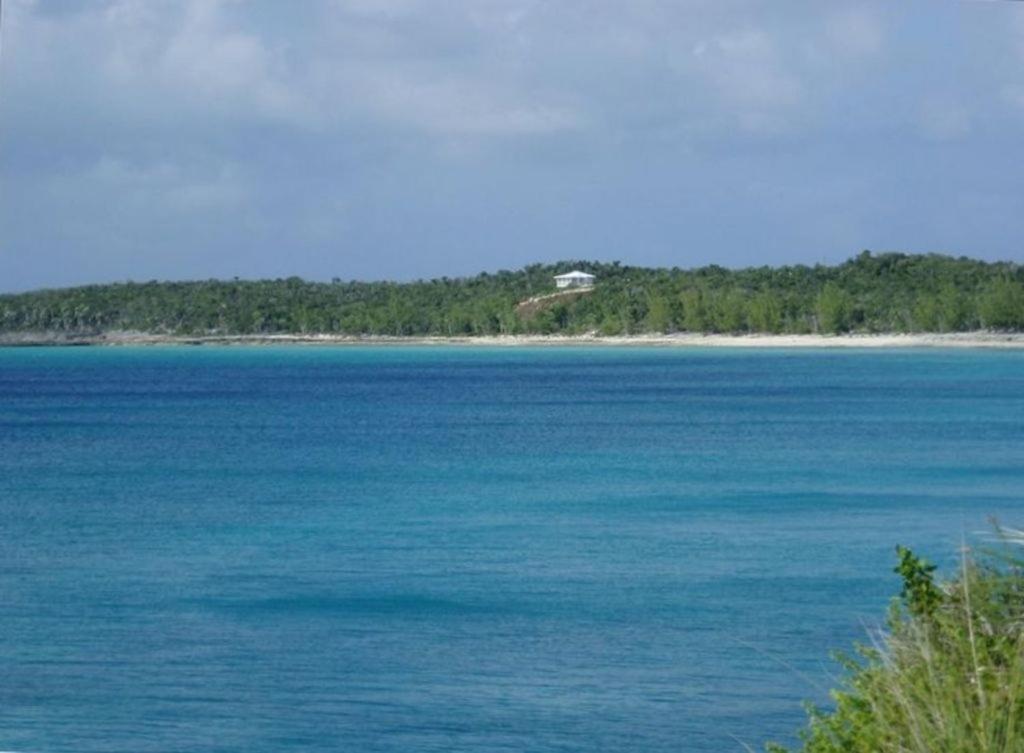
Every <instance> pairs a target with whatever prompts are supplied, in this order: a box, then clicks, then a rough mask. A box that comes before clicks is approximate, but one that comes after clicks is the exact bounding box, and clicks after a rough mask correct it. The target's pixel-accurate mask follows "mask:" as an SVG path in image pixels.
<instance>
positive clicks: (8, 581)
mask: <svg viewBox="0 0 1024 753" xmlns="http://www.w3.org/2000/svg"><path fill="white" fill-rule="evenodd" d="M1022 461H1024V354H1022V353H1015V352H1005V353H1004V352H984V351H972V352H967V351H919V352H909V351H907V352H900V351H886V352H824V351H822V352H807V351H799V352H791V351H727V350H674V349H673V350H668V349H666V350H659V349H597V348H593V349H591V348H580V349H536V350H534V349H509V350H501V349H493V350H490V349H458V348H451V349H441V348H437V349H434V348H387V349H384V348H380V349H373V348H322V349H320V348H260V349H247V348H234V349H232V348H212V347H203V348H194V349H189V348H176V349H174V348H167V349H160V348H153V349H7V350H0V526H2V530H0V677H2V680H0V749H2V750H7V749H12V750H19V751H76V752H81V751H86V752H88V751H104V752H107V751H135V752H138V753H143V752H145V751H199V750H202V751H240V750H244V751H318V750H323V751H327V750H331V751H335V750H341V751H381V752H384V751H387V752H389V753H390V752H395V753H397V752H398V751H402V752H403V753H406V752H408V751H449V750H458V751H501V750H507V751H623V750H629V751H652V752H661V751H698V752H704V751H709V752H710V751H715V752H716V753H718V752H720V751H729V750H735V751H740V750H741V746H740V744H739V742H738V741H745V742H748V743H750V744H752V745H754V747H759V746H760V743H761V742H762V741H763V740H765V739H767V738H775V739H791V738H790V737H789V736H790V735H791V733H792V732H793V730H794V729H795V728H796V727H797V726H798V725H800V724H801V723H802V719H803V716H802V711H801V708H800V702H801V701H802V700H803V699H814V700H819V701H820V700H824V699H825V698H826V695H825V688H826V687H827V686H828V685H829V684H830V683H831V681H832V678H833V675H834V674H835V672H836V669H835V667H834V665H832V664H831V663H830V662H829V660H828V658H827V657H828V652H829V651H830V650H831V649H833V648H837V647H844V646H846V645H847V644H848V643H849V642H850V641H851V640H853V639H856V638H859V637H861V636H863V632H864V629H865V627H868V626H873V625H877V624H878V622H879V620H880V618H881V616H882V614H883V610H884V607H885V605H886V603H887V600H888V598H889V597H890V596H891V595H892V594H893V593H894V592H895V591H896V590H897V588H898V585H897V582H896V579H895V576H893V575H892V574H891V567H892V564H893V547H894V545H895V544H897V543H903V544H909V545H912V546H914V547H917V548H920V549H921V550H922V551H923V552H924V553H926V554H928V555H930V556H931V557H932V558H934V559H937V560H939V561H940V562H942V563H943V564H944V565H945V566H947V567H948V566H949V564H950V563H951V562H953V561H954V559H955V556H956V551H957V548H958V547H959V545H960V541H961V536H963V535H967V536H968V537H971V536H972V535H973V534H974V533H975V532H977V531H981V530H984V529H985V527H986V520H987V516H989V515H997V516H999V517H1000V518H1001V519H1003V520H1004V521H1006V522H1008V523H1017V524H1021V523H1024V499H1022V496H1021V490H1022V488H1024V462H1022Z"/></svg>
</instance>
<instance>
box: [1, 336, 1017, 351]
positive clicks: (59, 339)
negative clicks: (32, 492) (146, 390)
mask: <svg viewBox="0 0 1024 753" xmlns="http://www.w3.org/2000/svg"><path fill="white" fill-rule="evenodd" d="M48 345H49V346H96V345H99V346H144V345H249V346H258V345H321V346H325V345H339V346H341V345H374V346H389V345H391V346H397V345H421V346H432V345H434V346H441V345H443V346H453V345H454V346H466V347H480V346H487V347H518V346H563V347H564V346H608V347H637V346H642V347H683V348H1024V333H1007V332H956V333H942V334H939V333H930V334H851V335H765V334H755V335H720V334H707V335H704V334H693V333H678V334H671V335H659V334H645V335H618V336H608V337H603V336H599V335H596V334H584V335H498V336H465V337H393V336H384V335H373V336H369V335H368V336H362V337H360V336H351V335H333V334H274V335H215V334H211V335H187V336H186V335H164V334H149V333H144V332H108V333H104V334H98V335H65V334H57V333H38V332H21V333H7V334H0V347H2V346H7V347H16V346H48Z"/></svg>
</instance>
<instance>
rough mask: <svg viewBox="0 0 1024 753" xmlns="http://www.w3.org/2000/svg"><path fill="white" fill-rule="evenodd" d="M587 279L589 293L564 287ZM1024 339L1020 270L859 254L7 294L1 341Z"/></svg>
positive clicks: (1023, 272)
mask: <svg viewBox="0 0 1024 753" xmlns="http://www.w3.org/2000/svg"><path fill="white" fill-rule="evenodd" d="M570 269H581V270H584V271H587V272H590V273H591V274H594V275H596V277H597V284H596V286H595V287H594V289H593V291H591V292H590V293H588V294H584V295H575V296H571V297H569V296H567V297H565V298H559V297H558V296H553V297H551V298H549V299H545V300H544V301H543V302H542V304H541V305H539V306H533V307H530V313H529V315H521V314H519V313H517V308H516V306H517V304H518V303H519V302H521V301H523V300H525V299H528V298H531V297H535V296H541V295H544V294H548V293H552V292H554V291H555V287H554V281H553V279H552V278H553V276H554V275H556V274H561V273H563V272H566V271H569V270H570ZM979 329H994V330H1014V331H1017V330H1024V268H1022V267H1021V266H1019V265H1017V264H1014V263H1010V262H984V261H979V260H975V259H969V258H965V257H960V258H953V257H949V256H941V255H937V254H927V255H921V254H917V255H911V254H900V253H885V254H872V253H871V252H869V251H864V252H863V253H861V254H859V255H858V256H856V257H854V258H852V259H850V260H848V261H846V262H844V263H842V264H839V265H836V266H825V265H817V266H805V265H793V266H782V267H767V266H765V267H751V268H746V269H735V270H734V269H726V268H724V267H720V266H717V265H711V266H706V267H700V268H696V269H678V268H671V269H666V268H657V269H652V268H645V267H633V266H627V265H623V264H620V263H618V262H614V263H598V262H587V261H566V262H560V263H557V264H533V265H530V266H527V267H525V268H523V269H521V270H519V271H514V272H513V271H505V270H503V271H500V272H497V273H493V274H488V273H483V274H479V275H476V276H474V277H466V278H456V279H451V278H447V277H445V278H440V279H434V280H419V281H415V282H408V283H394V282H356V281H343V280H340V279H335V280H334V281H332V282H308V281H304V280H301V279H299V278H297V277H290V278H287V279H278V280H257V281H246V280H237V279H236V280H229V281H226V280H206V281H195V282H157V281H151V282H143V283H136V282H126V283H114V284H108V285H88V286H82V287H74V288H64V289H55V290H37V291H33V292H28V293H19V294H8V295H0V332H59V333H68V334H98V333H103V332H110V331H139V332H148V333H167V334H179V335H199V334H225V335H233V334H275V333H276V334H283V333H294V334H305V333H333V334H347V335H390V336H416V335H441V336H466V335H499V334H529V333H536V334H582V333H588V332H595V333H598V334H602V335H621V334H637V333H648V332H651V333H653V332H661V333H672V332H715V333H748V332H749V333H754V332H756V333H785V334H790V333H792V334H803V333H828V334H838V333H846V332H865V333H873V332H960V331H972V330H979Z"/></svg>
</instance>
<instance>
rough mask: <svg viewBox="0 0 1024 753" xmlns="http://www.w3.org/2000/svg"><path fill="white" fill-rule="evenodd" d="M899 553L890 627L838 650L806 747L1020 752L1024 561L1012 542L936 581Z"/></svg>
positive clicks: (966, 559)
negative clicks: (829, 690) (841, 675)
mask: <svg viewBox="0 0 1024 753" xmlns="http://www.w3.org/2000/svg"><path fill="white" fill-rule="evenodd" d="M1015 536H1016V537H1017V538H1021V535H1020V534H1018V533H1016V532H1010V533H1009V534H1007V535H1006V537H1004V538H1008V539H1013V538H1014V537H1015ZM1022 540H1024V539H1022ZM1017 543H1020V541H1018V542H1017ZM897 553H898V556H899V564H898V565H897V567H896V572H898V573H899V574H900V576H901V577H902V579H903V591H902V593H901V595H900V599H899V600H897V601H896V602H895V603H894V604H893V607H892V608H891V610H890V613H889V617H888V620H887V630H885V631H884V632H883V633H882V634H881V635H879V636H878V637H877V638H875V639H874V640H873V641H872V643H871V645H866V646H858V647H857V649H856V654H855V655H854V656H853V657H839V660H840V662H841V663H842V664H843V666H844V667H845V669H846V675H845V679H844V680H843V682H842V684H841V686H840V688H839V689H838V690H835V691H833V694H832V696H833V701H834V703H835V709H834V710H833V711H830V712H825V711H822V710H820V709H815V708H811V709H810V710H809V716H810V720H809V724H808V726H807V728H806V729H805V730H804V732H803V733H802V735H801V739H802V741H803V744H802V747H801V748H800V750H801V751H803V753H890V752H892V753H1010V752H1011V751H1013V752H1015V753H1021V752H1024V573H1022V567H1021V566H1022V564H1024V563H1022V562H1021V560H1019V559H1015V558H1014V557H1013V556H1011V555H1010V554H1009V550H1008V549H1006V548H1004V549H1001V550H1000V551H998V552H989V553H986V554H984V555H981V556H974V555H970V554H967V553H965V554H964V555H963V560H962V563H961V568H960V572H959V574H958V575H957V576H956V577H955V578H953V579H951V580H949V581H946V582H941V583H937V582H936V581H935V580H934V578H933V573H934V570H935V567H934V566H933V565H930V564H928V563H927V562H926V561H925V560H922V559H920V558H919V557H917V556H915V555H914V554H913V553H912V552H911V551H909V550H907V549H904V548H902V547H899V548H898V549H897ZM786 750H787V749H786V748H784V747H782V746H778V745H769V746H768V751H769V753H785V752H786Z"/></svg>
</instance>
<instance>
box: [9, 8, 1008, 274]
mask: <svg viewBox="0 0 1024 753" xmlns="http://www.w3.org/2000/svg"><path fill="white" fill-rule="evenodd" d="M1022 168H1024V3H1017V2H984V1H983V0H977V1H973V2H972V1H970V0H901V1H900V2H892V0H878V1H877V2H873V1H872V0H859V1H857V2H845V1H844V0H828V2H824V1H823V0H628V1H627V0H616V1H615V2H611V1H605V0H296V1H294V2H281V1H280V0H252V1H251V2H247V1H245V0H3V17H2V29H0V291H17V290H26V289H32V288H37V287H55V286H64V285H72V284H82V283H93V282H111V281H123V280H129V279H131V280H149V279H205V278H211V277H217V278H231V277H242V278H275V277H287V276H292V275H298V276H301V277H304V278H308V279H331V278H334V277H339V278H342V279H396V280H408V279H415V278H434V277H441V276H459V275H466V274H475V273H477V272H479V271H495V270H499V269H515V268H519V267H521V266H523V265H526V264H529V263H533V262H546V261H554V260H559V259H595V260H602V261H613V260H619V261H622V262H623V263H627V264H640V265H657V266H679V267H692V266H701V265H705V264H721V265H723V266H729V267H739V266H749V265H762V264H773V265H774V264H788V263H805V264H815V263H836V262H840V261H842V260H844V259H846V258H849V257H850V256H853V255H855V254H856V253H858V252H859V251H861V250H862V249H871V250H873V251H885V250H900V251H907V252H940V253H950V254H954V255H961V254H963V255H968V256H974V257H979V258H985V259H1009V260H1016V261H1024V169H1022Z"/></svg>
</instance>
